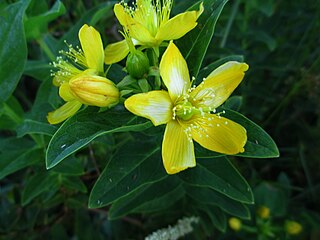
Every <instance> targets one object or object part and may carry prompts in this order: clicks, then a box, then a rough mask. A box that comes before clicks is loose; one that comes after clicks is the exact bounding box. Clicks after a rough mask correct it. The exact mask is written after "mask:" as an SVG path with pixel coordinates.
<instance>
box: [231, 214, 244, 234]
mask: <svg viewBox="0 0 320 240" xmlns="http://www.w3.org/2000/svg"><path fill="white" fill-rule="evenodd" d="M241 225H242V222H241V220H240V219H238V218H234V217H232V218H230V219H229V226H230V228H231V229H232V230H234V231H239V230H240V229H241Z"/></svg>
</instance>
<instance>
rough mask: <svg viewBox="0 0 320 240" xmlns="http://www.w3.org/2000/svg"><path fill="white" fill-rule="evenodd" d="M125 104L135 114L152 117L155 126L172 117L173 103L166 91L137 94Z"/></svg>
mask: <svg viewBox="0 0 320 240" xmlns="http://www.w3.org/2000/svg"><path fill="white" fill-rule="evenodd" d="M124 105H125V107H126V108H127V109H128V110H129V111H130V112H132V113H133V114H135V115H138V116H141V117H145V118H148V119H150V120H151V121H152V123H153V124H154V125H155V126H158V125H160V124H164V123H167V122H169V121H170V120H171V119H172V103H171V99H170V97H169V94H168V93H167V92H166V91H151V92H147V93H140V94H135V95H133V96H131V97H129V98H128V99H127V100H126V101H125V102H124Z"/></svg>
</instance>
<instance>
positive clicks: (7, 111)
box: [3, 103, 22, 124]
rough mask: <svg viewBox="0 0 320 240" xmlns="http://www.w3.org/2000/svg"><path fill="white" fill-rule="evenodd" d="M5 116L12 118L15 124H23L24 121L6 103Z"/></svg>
mask: <svg viewBox="0 0 320 240" xmlns="http://www.w3.org/2000/svg"><path fill="white" fill-rule="evenodd" d="M3 109H4V112H5V114H6V115H7V116H8V117H10V118H11V119H12V120H13V121H14V122H15V123H18V124H19V123H21V122H22V119H21V118H20V117H19V116H18V115H17V114H16V113H15V112H14V111H13V110H12V109H11V108H10V106H9V105H8V104H6V103H4V104H3Z"/></svg>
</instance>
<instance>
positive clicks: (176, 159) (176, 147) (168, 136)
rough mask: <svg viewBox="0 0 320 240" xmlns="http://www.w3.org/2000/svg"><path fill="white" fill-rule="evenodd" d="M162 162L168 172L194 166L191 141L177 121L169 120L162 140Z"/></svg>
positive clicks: (176, 171)
mask: <svg viewBox="0 0 320 240" xmlns="http://www.w3.org/2000/svg"><path fill="white" fill-rule="evenodd" d="M162 158H163V164H164V167H165V169H166V171H167V173H168V174H174V173H178V172H180V171H182V170H185V169H186V168H189V167H194V166H196V160H195V156H194V147H193V142H192V140H190V138H188V136H187V134H186V133H185V131H184V129H183V128H182V127H181V126H180V124H179V123H178V122H177V121H174V120H172V121H170V122H169V123H168V124H167V126H166V130H165V133H164V137H163V142H162Z"/></svg>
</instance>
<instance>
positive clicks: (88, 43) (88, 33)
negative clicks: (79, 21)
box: [79, 24, 104, 72]
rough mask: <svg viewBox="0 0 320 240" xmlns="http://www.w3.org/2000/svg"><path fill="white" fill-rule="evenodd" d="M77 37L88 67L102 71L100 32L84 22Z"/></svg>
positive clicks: (102, 55) (102, 53) (102, 54)
mask: <svg viewBox="0 0 320 240" xmlns="http://www.w3.org/2000/svg"><path fill="white" fill-rule="evenodd" d="M79 39H80V43H81V47H82V50H83V52H84V56H85V58H86V61H87V65H88V67H89V68H92V69H96V70H98V72H104V71H103V59H104V52H103V45H102V40H101V36H100V33H99V32H98V31H97V30H95V29H94V28H93V27H89V26H88V25H87V24H84V25H83V26H82V28H81V29H80V31H79Z"/></svg>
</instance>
